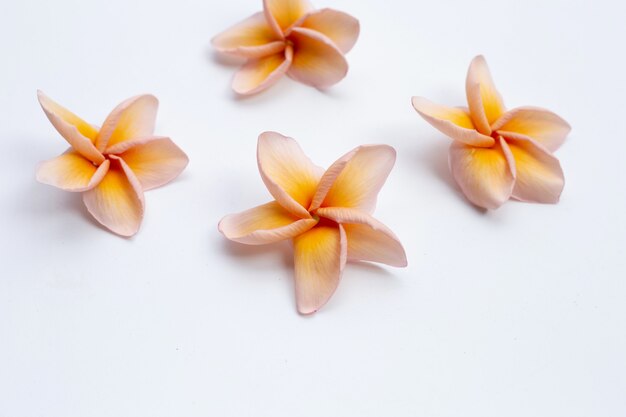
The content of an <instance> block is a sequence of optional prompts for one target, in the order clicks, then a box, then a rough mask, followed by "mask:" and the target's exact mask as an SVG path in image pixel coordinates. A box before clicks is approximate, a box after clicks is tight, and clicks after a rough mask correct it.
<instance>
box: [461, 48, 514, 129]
mask: <svg viewBox="0 0 626 417" xmlns="http://www.w3.org/2000/svg"><path fill="white" fill-rule="evenodd" d="M465 90H466V92H467V103H468V104H469V109H470V114H471V116H472V120H473V121H474V125H475V126H476V128H477V129H478V131H479V132H481V133H483V134H485V135H491V127H490V126H491V124H492V123H493V122H495V121H496V120H497V119H498V118H499V117H500V116H502V114H503V113H504V112H505V111H506V108H505V107H504V102H503V101H502V97H501V96H500V93H499V92H498V90H497V89H496V86H495V84H494V82H493V78H492V77H491V72H490V71H489V67H488V66H487V61H485V58H484V57H483V56H482V55H479V56H477V57H476V58H474V59H473V60H472V62H471V64H470V66H469V70H468V71H467V78H466V81H465Z"/></svg>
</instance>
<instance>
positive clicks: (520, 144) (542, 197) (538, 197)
mask: <svg viewBox="0 0 626 417" xmlns="http://www.w3.org/2000/svg"><path fill="white" fill-rule="evenodd" d="M507 143H508V146H509V148H510V149H511V153H512V155H513V158H514V159H515V170H516V180H515V188H513V197H515V198H516V199H518V200H522V201H530V202H534V203H557V202H558V201H559V197H560V196H561V192H562V191H563V186H564V185H565V178H564V176H563V170H562V169H561V164H560V163H559V160H558V159H556V158H555V157H554V156H553V155H552V154H551V153H550V152H549V151H548V150H547V149H545V148H544V147H543V146H541V145H540V144H538V143H537V142H535V141H534V140H532V139H531V138H528V137H526V138H522V137H520V138H518V139H515V140H508V142H507Z"/></svg>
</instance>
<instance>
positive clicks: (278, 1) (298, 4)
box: [263, 0, 313, 36]
mask: <svg viewBox="0 0 626 417" xmlns="http://www.w3.org/2000/svg"><path fill="white" fill-rule="evenodd" d="M311 10H313V6H312V5H311V3H310V2H309V1H308V0H263V11H264V13H265V17H266V19H267V22H268V23H269V25H270V26H271V27H272V29H273V30H274V31H275V33H276V34H277V35H279V36H283V34H284V33H285V31H286V30H287V29H289V27H290V26H292V25H293V24H294V23H296V22H297V21H298V20H300V18H302V16H304V15H306V14H307V13H308V12H310V11H311Z"/></svg>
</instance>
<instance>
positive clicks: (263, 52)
mask: <svg viewBox="0 0 626 417" xmlns="http://www.w3.org/2000/svg"><path fill="white" fill-rule="evenodd" d="M211 43H212V44H213V46H214V47H215V48H216V49H217V50H218V51H220V52H223V53H227V54H232V55H237V56H242V57H245V58H261V57H264V56H268V55H272V54H275V53H278V52H281V51H283V50H284V49H285V42H284V40H282V39H281V37H279V36H277V35H276V33H274V30H273V29H272V28H271V27H270V26H269V24H268V23H267V20H265V15H264V14H263V12H258V13H255V14H253V15H252V16H250V17H249V18H247V19H246V20H244V21H242V22H239V23H237V24H236V25H235V26H233V27H231V28H229V29H227V30H225V31H224V32H222V33H220V34H219V35H217V36H216V37H214V38H213V39H212V40H211Z"/></svg>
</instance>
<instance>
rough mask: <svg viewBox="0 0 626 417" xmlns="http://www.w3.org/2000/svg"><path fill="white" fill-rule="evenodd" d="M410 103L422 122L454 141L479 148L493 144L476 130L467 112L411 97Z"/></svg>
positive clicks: (490, 138)
mask: <svg viewBox="0 0 626 417" xmlns="http://www.w3.org/2000/svg"><path fill="white" fill-rule="evenodd" d="M411 102H412V103H413V107H414V108H415V110H417V112H418V113H419V115H420V116H422V117H423V118H424V120H426V121H427V122H428V123H430V124H431V125H432V126H433V127H434V128H435V129H437V130H439V131H440V132H441V133H443V134H444V135H446V136H448V137H451V138H452V139H454V140H457V141H459V142H462V143H465V144H468V145H472V146H481V147H490V146H493V144H494V143H495V141H494V140H493V138H492V137H490V136H486V135H483V134H482V133H480V132H478V131H477V130H476V128H475V127H474V123H473V122H472V119H471V117H470V115H469V112H468V111H467V110H464V109H460V108H455V107H446V106H441V105H439V104H435V103H433V102H432V101H429V100H427V99H425V98H422V97H413V99H412V100H411Z"/></svg>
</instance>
